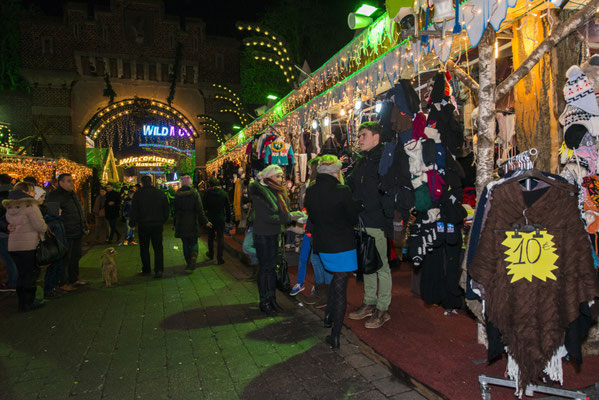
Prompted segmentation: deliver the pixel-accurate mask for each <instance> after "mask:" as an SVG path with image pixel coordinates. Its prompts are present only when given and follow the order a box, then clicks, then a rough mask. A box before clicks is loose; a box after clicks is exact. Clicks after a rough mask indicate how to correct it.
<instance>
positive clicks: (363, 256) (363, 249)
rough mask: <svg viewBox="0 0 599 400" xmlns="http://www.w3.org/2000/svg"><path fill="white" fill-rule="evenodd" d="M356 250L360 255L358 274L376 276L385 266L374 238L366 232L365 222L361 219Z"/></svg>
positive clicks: (357, 232) (357, 231) (357, 230)
mask: <svg viewBox="0 0 599 400" xmlns="http://www.w3.org/2000/svg"><path fill="white" fill-rule="evenodd" d="M356 241H357V243H356V245H357V247H356V249H357V253H358V272H361V273H363V274H366V275H368V274H374V273H375V272H377V271H378V270H379V269H381V267H382V266H383V261H382V260H381V255H380V254H379V252H378V250H377V249H376V241H375V239H374V237H372V236H370V235H369V234H368V233H367V232H366V228H365V227H364V222H362V218H360V225H359V228H358V229H356Z"/></svg>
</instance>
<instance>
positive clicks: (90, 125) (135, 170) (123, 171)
mask: <svg viewBox="0 0 599 400" xmlns="http://www.w3.org/2000/svg"><path fill="white" fill-rule="evenodd" d="M81 133H82V134H83V135H85V136H86V138H87V142H88V147H93V149H88V154H94V159H95V160H96V162H98V167H99V168H102V169H106V168H110V170H114V169H116V167H120V168H119V169H118V170H119V180H123V181H124V182H125V183H135V182H137V181H138V179H139V177H140V176H141V175H147V174H152V175H155V177H156V180H157V181H158V182H159V183H164V182H173V181H175V180H176V178H177V176H181V175H183V174H193V172H194V167H195V157H194V152H195V143H194V142H195V140H196V139H197V138H198V132H197V130H196V128H195V127H194V125H193V123H192V122H191V121H190V120H189V119H188V118H187V117H186V116H185V115H184V114H183V113H182V112H181V111H179V110H178V109H177V108H175V107H172V106H170V105H168V104H167V103H164V102H162V101H159V100H155V99H148V98H139V97H134V98H126V99H123V100H120V101H117V102H115V103H113V104H110V105H108V106H105V107H103V108H101V109H99V110H98V111H97V112H96V113H95V114H94V115H93V116H92V117H91V118H90V120H89V121H88V122H87V123H86V124H85V126H84V128H83V130H82V132H81ZM109 149H111V150H112V151H110V152H109ZM112 154H114V157H112ZM88 158H89V157H88ZM98 160H99V161H98ZM88 162H89V161H88ZM109 164H110V165H109ZM102 176H106V175H105V174H103V175H102ZM111 176H112V177H113V179H112V180H114V175H111Z"/></svg>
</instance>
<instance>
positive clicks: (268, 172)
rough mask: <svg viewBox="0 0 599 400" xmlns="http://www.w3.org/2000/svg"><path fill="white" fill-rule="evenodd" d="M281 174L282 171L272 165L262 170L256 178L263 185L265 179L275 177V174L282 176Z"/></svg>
mask: <svg viewBox="0 0 599 400" xmlns="http://www.w3.org/2000/svg"><path fill="white" fill-rule="evenodd" d="M282 173H283V170H282V169H281V167H279V166H278V165H275V164H273V165H269V166H268V167H266V168H264V169H263V170H262V171H261V172H260V173H259V174H258V176H256V178H258V180H259V181H260V183H264V180H265V179H267V178H270V177H271V176H275V175H277V174H282Z"/></svg>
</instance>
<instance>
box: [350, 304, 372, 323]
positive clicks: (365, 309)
mask: <svg viewBox="0 0 599 400" xmlns="http://www.w3.org/2000/svg"><path fill="white" fill-rule="evenodd" d="M375 310H376V306H374V305H368V304H362V305H361V306H360V308H358V309H357V310H356V311H354V312H350V313H349V319H353V320H355V321H358V320H361V319H364V318H366V317H370V316H371V315H372V314H373V313H374V311H375Z"/></svg>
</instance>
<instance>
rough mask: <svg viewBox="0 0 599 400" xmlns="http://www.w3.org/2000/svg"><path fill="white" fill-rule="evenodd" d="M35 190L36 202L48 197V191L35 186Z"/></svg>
mask: <svg viewBox="0 0 599 400" xmlns="http://www.w3.org/2000/svg"><path fill="white" fill-rule="evenodd" d="M33 189H34V190H35V196H34V199H36V200H39V199H41V198H42V197H43V196H45V195H46V191H45V190H44V189H42V188H41V187H39V186H35V187H34V188H33Z"/></svg>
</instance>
